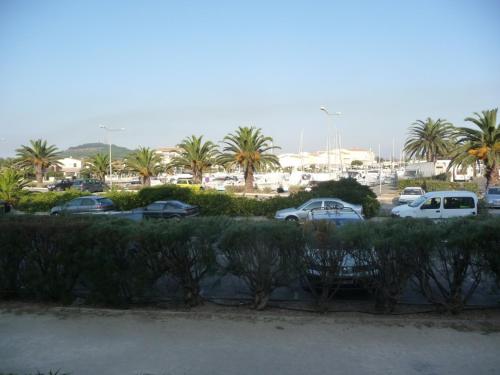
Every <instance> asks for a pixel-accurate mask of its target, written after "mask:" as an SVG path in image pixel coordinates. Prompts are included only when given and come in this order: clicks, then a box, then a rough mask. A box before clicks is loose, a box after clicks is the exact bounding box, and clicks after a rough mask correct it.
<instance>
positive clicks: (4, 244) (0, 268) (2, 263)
mask: <svg viewBox="0 0 500 375" xmlns="http://www.w3.org/2000/svg"><path fill="white" fill-rule="evenodd" d="M28 246H29V238H28V236H27V235H26V234H25V232H24V228H23V226H22V220H21V221H20V220H16V219H15V218H8V219H7V218H4V217H2V218H0V299H2V298H5V299H8V298H15V297H18V296H19V291H20V288H21V286H22V285H21V280H20V277H19V275H20V272H21V265H22V262H23V261H24V259H25V257H26V254H27V253H28Z"/></svg>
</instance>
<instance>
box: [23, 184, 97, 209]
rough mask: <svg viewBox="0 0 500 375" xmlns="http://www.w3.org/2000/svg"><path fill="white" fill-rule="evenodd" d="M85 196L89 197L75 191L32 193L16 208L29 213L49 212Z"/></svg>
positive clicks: (25, 196) (24, 196)
mask: <svg viewBox="0 0 500 375" xmlns="http://www.w3.org/2000/svg"><path fill="white" fill-rule="evenodd" d="M85 195H88V193H85V192H81V191H78V190H74V189H69V190H66V191H63V192H55V191H49V192H46V193H30V194H27V195H23V196H22V197H21V198H20V200H19V204H18V205H17V207H16V208H17V209H19V210H21V211H25V212H28V213H34V212H43V211H44V212H47V211H49V210H50V209H51V208H52V207H54V206H58V205H61V204H64V203H66V202H68V201H70V200H72V199H74V198H78V197H82V196H85Z"/></svg>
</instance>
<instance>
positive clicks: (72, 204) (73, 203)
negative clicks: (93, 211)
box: [66, 198, 82, 207]
mask: <svg viewBox="0 0 500 375" xmlns="http://www.w3.org/2000/svg"><path fill="white" fill-rule="evenodd" d="M81 204H82V199H81V198H78V199H73V200H72V201H69V202H68V203H66V205H67V206H68V207H76V206H79V205H81Z"/></svg>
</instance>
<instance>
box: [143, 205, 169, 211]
mask: <svg viewBox="0 0 500 375" xmlns="http://www.w3.org/2000/svg"><path fill="white" fill-rule="evenodd" d="M163 207H165V203H151V204H150V205H149V206H147V207H146V209H147V210H148V211H159V210H163Z"/></svg>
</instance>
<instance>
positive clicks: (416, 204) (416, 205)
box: [408, 195, 427, 207]
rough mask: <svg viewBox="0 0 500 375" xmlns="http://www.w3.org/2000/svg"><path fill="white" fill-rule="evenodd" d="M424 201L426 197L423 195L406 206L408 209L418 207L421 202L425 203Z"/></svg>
mask: <svg viewBox="0 0 500 375" xmlns="http://www.w3.org/2000/svg"><path fill="white" fill-rule="evenodd" d="M426 200H427V197H426V196H425V195H423V196H421V197H420V198H417V199H416V200H414V201H413V202H412V203H409V204H408V206H410V207H418V206H420V205H421V204H422V203H423V202H425V201H426Z"/></svg>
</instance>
